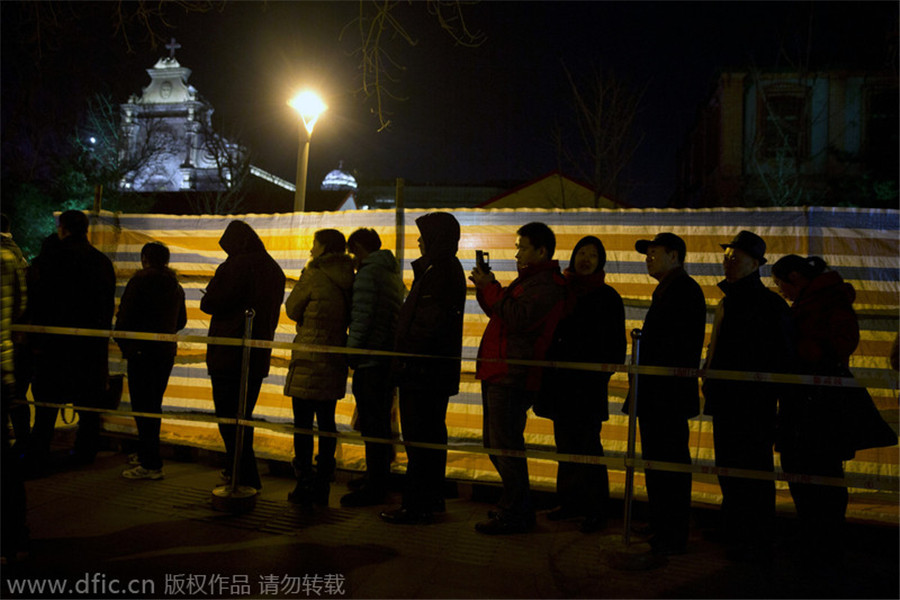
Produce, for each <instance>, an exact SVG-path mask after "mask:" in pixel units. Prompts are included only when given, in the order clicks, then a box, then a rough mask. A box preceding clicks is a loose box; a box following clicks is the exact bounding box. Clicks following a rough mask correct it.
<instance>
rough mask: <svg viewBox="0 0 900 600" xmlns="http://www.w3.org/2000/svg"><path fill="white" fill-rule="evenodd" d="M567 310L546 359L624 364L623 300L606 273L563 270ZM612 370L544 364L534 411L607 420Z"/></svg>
mask: <svg viewBox="0 0 900 600" xmlns="http://www.w3.org/2000/svg"><path fill="white" fill-rule="evenodd" d="M564 275H565V276H566V290H567V299H568V300H567V303H566V304H567V311H566V316H565V317H563V319H562V320H561V321H560V322H559V324H558V325H557V326H556V332H555V334H554V336H553V342H552V343H551V345H550V350H549V351H548V353H547V359H548V360H555V361H563V362H579V363H594V364H597V363H607V364H622V362H624V360H625V349H626V343H627V342H626V339H625V305H624V304H623V302H622V297H621V296H619V293H618V292H617V291H616V290H614V289H613V288H611V287H610V286H608V285H606V283H604V279H605V275H606V274H605V273H604V272H603V271H600V272H599V273H595V274H593V275H588V276H580V275H577V274H574V273H572V272H571V271H569V270H568V269H567V270H566V271H565V273H564ZM610 377H612V373H610V372H605V371H579V370H573V369H568V370H567V369H545V370H544V377H543V380H542V382H541V393H540V396H539V399H538V400H537V401H536V403H535V407H534V411H535V413H536V414H539V415H540V416H545V417H548V418H552V419H559V418H562V419H567V420H569V421H571V420H572V419H589V420H591V421H592V422H593V423H594V424H595V425H598V424H599V423H602V422H603V421H608V420H609V402H608V394H609V380H610Z"/></svg>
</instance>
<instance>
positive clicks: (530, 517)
mask: <svg viewBox="0 0 900 600" xmlns="http://www.w3.org/2000/svg"><path fill="white" fill-rule="evenodd" d="M481 398H482V405H483V410H482V412H483V417H484V425H483V428H484V432H483V436H484V447H485V448H489V449H505V450H520V451H524V450H525V423H526V421H527V419H528V409H529V408H530V407H531V404H532V402H533V394H532V393H530V392H527V391H525V390H521V389H517V388H513V387H509V386H503V385H497V384H492V383H487V382H482V384H481ZM490 456H491V462H492V463H493V464H494V468H495V469H497V473H498V474H499V475H500V479H501V481H502V482H503V495H502V496H501V497H500V502H498V506H499V507H500V510H501V515H502V517H503V518H504V519H506V520H509V521H512V522H517V523H522V524H529V523H532V522H533V521H534V505H533V504H532V500H531V485H530V482H529V480H528V462H527V461H526V459H525V458H524V457H518V456H500V455H496V454H491V455H490Z"/></svg>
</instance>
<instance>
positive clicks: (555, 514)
mask: <svg viewBox="0 0 900 600" xmlns="http://www.w3.org/2000/svg"><path fill="white" fill-rule="evenodd" d="M583 516H584V513H583V512H581V511H579V510H576V509H574V508H569V507H568V506H560V507H559V508H557V509H556V510H551V511H550V512H548V513H547V519H548V520H550V521H567V520H569V519H576V518H578V517H583Z"/></svg>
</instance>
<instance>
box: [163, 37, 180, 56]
mask: <svg viewBox="0 0 900 600" xmlns="http://www.w3.org/2000/svg"><path fill="white" fill-rule="evenodd" d="M166 48H167V49H168V50H169V58H171V59H174V58H175V51H176V50H178V49H179V48H181V44H179V43H178V42H176V41H175V38H172V41H171V42H169V43H168V44H166Z"/></svg>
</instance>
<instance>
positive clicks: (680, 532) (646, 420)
mask: <svg viewBox="0 0 900 600" xmlns="http://www.w3.org/2000/svg"><path fill="white" fill-rule="evenodd" d="M638 425H639V427H640V432H641V458H642V459H643V460H649V461H660V462H671V463H681V464H686V465H689V464H691V449H690V445H689V444H690V427H689V425H688V420H687V419H686V418H684V417H679V416H674V415H673V416H662V417H656V418H654V417H653V416H649V417H648V416H641V417H638ZM644 477H645V479H644V480H645V482H646V486H647V500H648V503H649V505H650V527H651V528H652V529H653V531H654V535H655V536H656V539H658V540H659V542H660V543H661V544H663V545H667V546H670V547H672V548H678V549H683V548H684V547H685V545H687V540H688V533H689V530H690V516H691V474H690V473H679V472H676V471H661V470H657V469H647V470H646V471H645V473H644Z"/></svg>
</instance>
